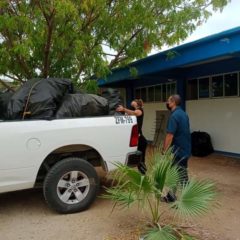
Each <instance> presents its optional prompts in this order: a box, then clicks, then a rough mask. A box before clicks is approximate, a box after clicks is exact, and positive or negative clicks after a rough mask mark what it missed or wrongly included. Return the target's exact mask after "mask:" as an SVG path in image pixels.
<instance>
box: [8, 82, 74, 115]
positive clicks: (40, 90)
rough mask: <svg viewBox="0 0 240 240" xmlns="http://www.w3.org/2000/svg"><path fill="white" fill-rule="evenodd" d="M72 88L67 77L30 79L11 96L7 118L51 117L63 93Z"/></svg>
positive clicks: (70, 90)
mask: <svg viewBox="0 0 240 240" xmlns="http://www.w3.org/2000/svg"><path fill="white" fill-rule="evenodd" d="M72 90H73V89H72V83H71V81H70V80H68V79H60V78H59V79H58V78H46V79H31V80H29V81H27V82H26V83H25V84H24V85H23V86H22V87H20V88H19V89H18V91H17V92H16V93H14V95H13V96H12V98H11V100H10V102H9V104H8V111H7V114H8V119H51V118H52V117H53V116H54V115H55V113H56V111H57V109H58V107H59V105H60V103H61V102H62V99H63V97H64V95H65V94H66V93H68V92H72Z"/></svg>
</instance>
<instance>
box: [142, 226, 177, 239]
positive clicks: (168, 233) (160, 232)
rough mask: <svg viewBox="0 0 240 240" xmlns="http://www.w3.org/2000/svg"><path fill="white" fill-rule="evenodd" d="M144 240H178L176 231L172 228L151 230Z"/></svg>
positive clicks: (165, 227)
mask: <svg viewBox="0 0 240 240" xmlns="http://www.w3.org/2000/svg"><path fill="white" fill-rule="evenodd" d="M144 240H177V238H176V236H175V235H174V231H173V229H172V228H171V227H170V226H164V227H162V228H160V227H158V228H157V227H156V228H152V229H150V230H149V231H148V232H147V234H146V235H145V238H144Z"/></svg>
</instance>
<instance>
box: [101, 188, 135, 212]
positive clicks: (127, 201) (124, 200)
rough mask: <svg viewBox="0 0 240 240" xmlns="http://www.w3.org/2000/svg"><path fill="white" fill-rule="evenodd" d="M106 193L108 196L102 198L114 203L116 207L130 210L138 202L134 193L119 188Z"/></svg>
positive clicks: (110, 189)
mask: <svg viewBox="0 0 240 240" xmlns="http://www.w3.org/2000/svg"><path fill="white" fill-rule="evenodd" d="M106 192H107V194H103V195H102V196H101V197H102V198H105V199H110V200H112V201H114V207H115V206H121V207H123V208H129V207H130V205H132V204H133V203H134V202H135V201H136V200H137V196H136V195H135V194H134V193H133V192H129V191H123V190H121V189H119V188H108V189H107V190H106ZM114 207H113V208H114Z"/></svg>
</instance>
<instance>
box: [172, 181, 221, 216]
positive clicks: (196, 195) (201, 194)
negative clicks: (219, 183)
mask: <svg viewBox="0 0 240 240" xmlns="http://www.w3.org/2000/svg"><path fill="white" fill-rule="evenodd" d="M216 196H217V193H216V188H215V184H214V183H213V182H211V181H208V180H202V181H198V180H195V179H193V180H191V181H189V182H188V183H187V184H186V185H185V186H184V187H183V189H182V191H181V193H180V195H179V196H178V201H177V202H176V203H175V204H174V208H175V209H176V211H177V214H179V215H180V216H181V217H185V218H186V217H197V216H201V215H203V214H205V213H207V212H208V211H209V209H210V208H211V207H212V206H213V204H214V203H215V202H216Z"/></svg>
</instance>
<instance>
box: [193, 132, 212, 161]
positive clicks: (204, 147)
mask: <svg viewBox="0 0 240 240" xmlns="http://www.w3.org/2000/svg"><path fill="white" fill-rule="evenodd" d="M191 138H192V155H193V156H197V157H205V156H207V155H209V154H211V153H213V151H214V150H213V146H212V142H211V137H210V135H209V134H208V133H206V132H200V131H198V132H193V133H192V134H191Z"/></svg>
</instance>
